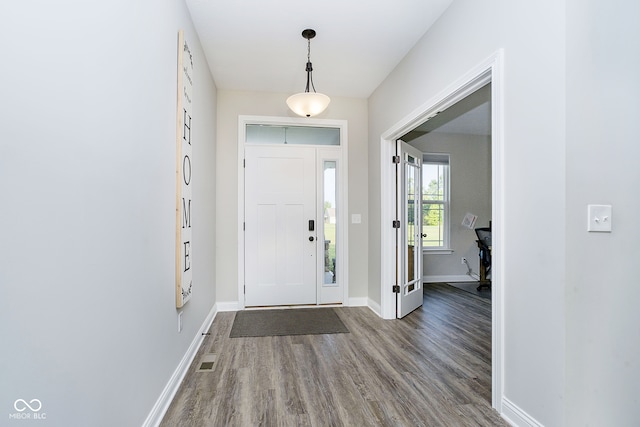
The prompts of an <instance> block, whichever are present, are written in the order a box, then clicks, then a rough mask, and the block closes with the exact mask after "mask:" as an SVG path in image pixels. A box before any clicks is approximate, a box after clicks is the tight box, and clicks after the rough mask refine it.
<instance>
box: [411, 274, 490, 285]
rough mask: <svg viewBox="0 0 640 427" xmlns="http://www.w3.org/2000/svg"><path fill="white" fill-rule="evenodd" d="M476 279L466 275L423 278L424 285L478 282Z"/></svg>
mask: <svg viewBox="0 0 640 427" xmlns="http://www.w3.org/2000/svg"><path fill="white" fill-rule="evenodd" d="M477 280H478V279H475V278H473V277H471V276H468V275H466V274H457V275H451V276H422V282H423V283H447V282H476V281H477Z"/></svg>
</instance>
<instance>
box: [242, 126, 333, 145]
mask: <svg viewBox="0 0 640 427" xmlns="http://www.w3.org/2000/svg"><path fill="white" fill-rule="evenodd" d="M245 142H246V143H247V144H265V145H266V144H293V145H340V128H332V127H309V126H281V125H260V124H248V125H247V127H246V140H245Z"/></svg>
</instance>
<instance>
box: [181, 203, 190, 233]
mask: <svg viewBox="0 0 640 427" xmlns="http://www.w3.org/2000/svg"><path fill="white" fill-rule="evenodd" d="M182 228H191V199H189V200H185V198H184V197H183V198H182Z"/></svg>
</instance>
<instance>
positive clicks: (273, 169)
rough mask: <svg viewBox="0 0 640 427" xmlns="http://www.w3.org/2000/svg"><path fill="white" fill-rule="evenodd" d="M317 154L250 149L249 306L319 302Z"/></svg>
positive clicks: (288, 148) (289, 148)
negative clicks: (317, 267)
mask: <svg viewBox="0 0 640 427" xmlns="http://www.w3.org/2000/svg"><path fill="white" fill-rule="evenodd" d="M315 153H316V150H315V148H313V147H304V146H298V147H292V146H283V147H265V146H247V147H246V148H245V156H246V157H245V186H246V187H245V192H246V193H245V198H246V202H245V218H246V220H245V245H246V257H245V268H246V270H245V271H246V276H245V285H246V290H245V292H246V293H245V305H246V306H269V305H297V304H316V277H317V274H316V265H317V262H316V256H317V254H316V247H317V245H316V240H317V229H318V228H317V218H316V212H317V209H316V170H315V168H316V160H315ZM310 221H313V227H311V226H310ZM310 228H313V230H310Z"/></svg>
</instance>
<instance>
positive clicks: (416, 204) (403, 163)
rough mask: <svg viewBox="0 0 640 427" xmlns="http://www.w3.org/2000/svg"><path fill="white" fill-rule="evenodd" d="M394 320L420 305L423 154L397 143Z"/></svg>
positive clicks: (421, 297) (406, 145)
mask: <svg viewBox="0 0 640 427" xmlns="http://www.w3.org/2000/svg"><path fill="white" fill-rule="evenodd" d="M396 144H397V151H396V152H397V153H398V155H399V156H400V162H399V163H398V164H397V189H396V191H397V215H398V216H397V218H398V219H399V221H400V227H399V228H398V229H397V231H396V233H397V234H396V242H397V250H396V253H397V259H396V271H397V280H398V285H399V289H398V293H397V294H396V317H397V318H398V319H400V318H402V317H404V316H406V315H407V314H409V313H411V312H412V311H413V310H415V309H416V308H418V307H420V306H422V301H423V296H422V153H421V152H420V151H418V150H417V149H415V148H414V147H412V146H410V145H408V144H406V143H405V142H402V141H397V143H396Z"/></svg>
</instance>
